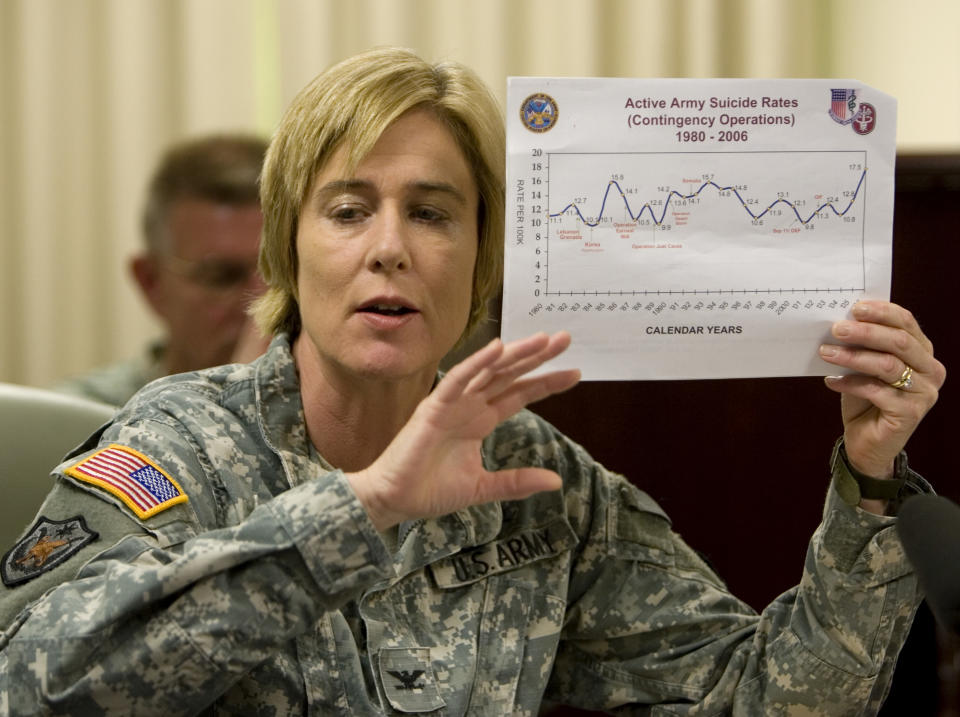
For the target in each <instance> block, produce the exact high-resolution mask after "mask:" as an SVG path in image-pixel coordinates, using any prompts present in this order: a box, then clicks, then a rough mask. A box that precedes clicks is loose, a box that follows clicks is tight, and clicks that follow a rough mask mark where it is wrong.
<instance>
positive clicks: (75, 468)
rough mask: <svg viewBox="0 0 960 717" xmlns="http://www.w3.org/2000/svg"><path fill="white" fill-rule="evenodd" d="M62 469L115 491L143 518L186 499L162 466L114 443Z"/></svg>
mask: <svg viewBox="0 0 960 717" xmlns="http://www.w3.org/2000/svg"><path fill="white" fill-rule="evenodd" d="M64 472H65V473H66V474H67V475H69V476H73V477H74V478H76V479H77V480H80V481H83V482H84V483H90V484H91V485H95V486H99V487H100V488H103V489H104V490H106V491H107V492H108V493H111V494H113V495H115V496H116V497H117V498H119V499H120V500H122V501H123V502H124V504H125V505H126V506H127V507H128V508H130V510H132V511H133V512H134V513H136V514H137V517H139V518H142V519H145V518H149V517H150V516H152V515H156V514H157V513H159V512H160V511H162V510H166V509H167V508H169V507H171V506H173V505H176V504H177V503H185V502H186V501H187V495H186V493H184V492H183V489H182V488H180V486H179V485H178V484H177V482H176V481H175V480H174V479H173V478H171V477H170V475H169V474H168V473H167V472H166V471H165V470H163V469H162V468H161V467H160V466H158V465H157V464H156V463H154V462H153V461H151V460H150V459H149V458H147V457H146V456H145V455H143V454H142V453H140V452H139V451H135V450H133V449H132V448H128V447H127V446H121V445H119V444H117V443H114V444H112V445H109V446H107V447H106V448H103V449H101V450H99V451H97V452H96V453H94V454H93V455H91V456H88V457H87V458H84V459H83V460H82V461H80V462H79V463H75V464H74V465H72V466H70V467H69V468H67V469H66V471H64Z"/></svg>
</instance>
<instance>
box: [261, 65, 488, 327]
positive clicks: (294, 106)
mask: <svg viewBox="0 0 960 717" xmlns="http://www.w3.org/2000/svg"><path fill="white" fill-rule="evenodd" d="M414 108H417V109H424V108H426V109H429V110H430V111H432V112H433V113H434V114H435V115H436V117H438V118H439V119H440V120H441V121H442V122H444V124H446V126H447V127H448V128H449V129H450V132H451V133H452V134H453V137H454V139H455V140H456V142H457V144H458V145H459V147H460V149H461V150H462V151H463V153H464V156H465V157H466V159H467V162H468V164H469V165H470V167H471V168H472V170H473V175H474V179H475V181H476V183H477V187H478V189H479V191H480V202H479V215H478V218H477V220H478V229H479V232H478V233H479V236H478V241H479V246H478V248H477V262H476V265H475V267H474V272H473V288H472V295H471V304H470V315H469V318H468V319H467V324H466V327H465V329H464V331H463V334H462V335H461V341H462V340H463V339H464V338H466V337H467V336H469V334H470V333H471V332H472V331H473V330H474V329H475V328H476V327H477V326H478V325H479V323H480V322H481V321H483V320H484V319H485V318H486V315H487V303H488V301H489V299H490V298H491V297H492V296H493V295H494V294H495V293H496V291H497V290H498V289H499V286H500V280H501V275H502V272H503V212H504V185H503V182H504V179H503V177H504V129H503V121H502V117H501V114H500V109H499V106H498V105H497V102H496V100H495V99H494V97H493V95H492V94H491V93H490V91H489V89H487V87H486V85H484V84H483V82H482V81H481V80H480V79H479V77H478V76H477V75H476V74H475V73H474V72H473V71H472V70H470V69H468V68H466V67H464V66H462V65H459V64H456V63H439V64H430V63H428V62H426V61H425V60H423V59H421V58H420V57H418V56H417V55H416V54H414V53H413V52H411V51H409V50H405V49H400V48H381V49H375V50H370V51H367V52H364V53H361V54H359V55H356V56H354V57H351V58H350V59H347V60H344V61H343V62H340V63H339V64H336V65H334V66H333V67H331V68H330V69H328V70H326V71H325V72H323V73H321V74H320V75H318V76H317V77H316V78H314V80H313V81H312V82H311V83H310V84H309V85H307V86H306V87H305V88H304V89H303V90H301V91H300V93H299V94H298V95H297V96H296V97H295V98H294V100H293V102H292V103H291V105H290V107H289V108H288V109H287V111H286V113H285V114H284V116H283V118H282V119H281V121H280V124H279V126H278V128H277V131H276V133H275V134H274V136H273V139H272V140H271V142H270V147H269V149H268V150H267V157H266V161H265V165H264V170H263V176H262V179H261V189H260V199H261V205H262V208H263V215H264V224H263V241H262V243H261V247H260V272H261V273H262V274H263V277H264V279H265V280H266V282H267V284H268V286H269V288H268V289H267V291H266V293H265V294H264V295H263V296H262V297H261V298H260V299H259V300H258V301H257V302H256V303H255V304H254V307H253V310H252V311H253V316H254V318H255V319H256V321H257V324H258V325H259V326H260V328H261V329H262V330H263V331H265V332H266V333H268V334H274V333H277V332H280V331H286V332H288V333H290V334H291V335H293V334H296V333H297V332H298V331H299V330H300V312H299V307H298V296H297V285H296V280H297V252H296V235H297V220H298V217H299V215H300V209H301V205H302V203H303V200H304V197H305V195H306V192H307V191H308V189H309V187H310V183H311V182H312V180H313V178H314V177H315V176H316V174H317V172H319V171H320V170H321V169H322V168H323V166H324V164H325V163H326V162H327V160H328V159H329V158H330V156H331V155H332V154H333V153H334V151H336V150H337V149H338V148H339V147H341V146H342V147H345V148H346V151H347V169H348V171H353V170H354V169H355V168H356V167H357V166H358V165H359V164H360V162H361V161H362V160H363V158H364V157H365V156H366V155H367V154H368V153H369V152H370V151H371V150H372V149H373V146H374V145H375V144H376V143H377V140H378V139H379V138H380V136H381V135H382V134H383V132H384V131H385V130H386V129H387V127H389V126H390V125H391V124H392V123H393V122H394V121H396V120H397V119H398V118H399V117H400V116H401V115H403V114H404V113H405V112H409V111H410V110H412V109H414Z"/></svg>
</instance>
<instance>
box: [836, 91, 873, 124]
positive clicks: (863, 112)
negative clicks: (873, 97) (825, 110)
mask: <svg viewBox="0 0 960 717" xmlns="http://www.w3.org/2000/svg"><path fill="white" fill-rule="evenodd" d="M858 99H859V98H858V96H857V90H855V89H831V90H830V110H829V114H830V119H832V120H833V121H834V122H836V123H837V124H842V125H847V124H848V125H850V126H851V128H852V129H853V131H854V132H856V133H857V134H870V133H871V132H872V131H873V128H874V126H876V124H877V109H876V107H874V106H873V105H872V104H870V103H869V102H861V103H860V104H859V105H857V100H858Z"/></svg>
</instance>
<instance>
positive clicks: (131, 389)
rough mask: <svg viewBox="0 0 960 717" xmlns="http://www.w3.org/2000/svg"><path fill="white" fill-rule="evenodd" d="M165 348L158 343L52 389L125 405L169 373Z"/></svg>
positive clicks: (70, 379)
mask: <svg viewBox="0 0 960 717" xmlns="http://www.w3.org/2000/svg"><path fill="white" fill-rule="evenodd" d="M165 350H166V348H165V345H164V343H163V342H162V341H157V342H154V343H152V344H150V345H149V346H147V348H146V350H145V351H144V352H143V353H141V354H140V355H139V356H135V357H134V358H131V359H128V360H126V361H119V362H117V363H114V364H110V365H109V366H100V367H98V368H95V369H93V370H91V371H90V372H88V373H85V374H81V375H79V376H71V377H70V378H66V379H64V380H63V381H60V382H59V383H58V384H56V385H55V386H53V387H52V389H53V390H54V391H58V392H60V393H69V394H71V395H73V396H80V397H82V398H89V399H91V400H93V401H100V403H108V404H110V405H111V406H122V405H123V404H125V403H126V402H127V401H129V400H130V399H131V398H132V397H133V394H135V393H136V392H137V391H139V390H140V389H141V388H143V387H144V386H146V385H147V384H148V383H150V382H151V381H153V380H154V379H156V378H160V377H161V376H164V375H166V370H165V368H164V365H163V354H164V351H165Z"/></svg>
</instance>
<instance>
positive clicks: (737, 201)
mask: <svg viewBox="0 0 960 717" xmlns="http://www.w3.org/2000/svg"><path fill="white" fill-rule="evenodd" d="M545 159H546V172H547V188H548V198H547V207H546V211H545V217H546V225H547V226H546V239H547V252H546V256H545V257H544V261H543V267H542V268H543V277H544V287H543V288H544V293H545V294H546V295H566V296H576V295H578V294H582V295H600V294H617V295H648V294H651V293H655V294H660V293H668V294H684V293H691V294H709V293H724V292H729V293H733V292H750V293H758V292H770V293H774V292H776V293H783V292H784V291H790V292H809V291H813V292H831V291H838V292H839V291H848V292H849V291H853V292H856V291H862V290H863V287H864V283H865V278H864V274H865V261H864V251H863V238H864V226H865V224H864V203H865V195H866V192H867V185H868V168H867V162H866V153H865V152H863V151H837V150H831V151H815V150H799V151H756V152H743V151H740V152H709V151H702V152H635V153H624V152H618V153H602V152H589V153H586V152H554V153H550V154H548V155H547V156H546V157H545ZM825 257H829V261H826V262H825V261H824V258H825ZM679 266H682V267H683V271H682V272H678V271H675V269H676V268H677V267H679ZM611 267H617V268H618V270H616V271H611ZM622 267H629V270H628V271H620V270H619V268H622ZM671 276H683V282H684V283H683V284H682V285H680V284H677V283H676V281H675V280H673V279H671V278H670V277H671ZM624 277H629V280H628V282H625V281H624ZM772 277H775V283H774V285H773V286H771V278H772Z"/></svg>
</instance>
